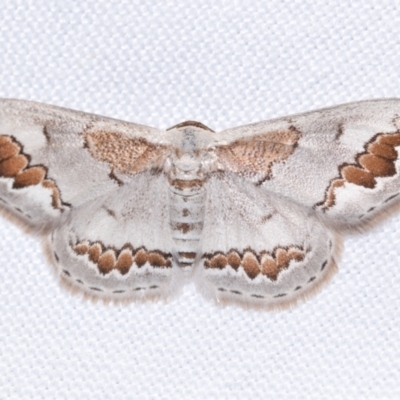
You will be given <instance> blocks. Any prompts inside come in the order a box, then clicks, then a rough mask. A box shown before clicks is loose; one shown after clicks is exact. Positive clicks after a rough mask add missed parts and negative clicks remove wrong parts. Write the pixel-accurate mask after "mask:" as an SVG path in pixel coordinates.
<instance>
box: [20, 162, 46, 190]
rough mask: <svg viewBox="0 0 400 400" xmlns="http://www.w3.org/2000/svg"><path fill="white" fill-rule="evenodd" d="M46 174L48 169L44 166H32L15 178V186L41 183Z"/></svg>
mask: <svg viewBox="0 0 400 400" xmlns="http://www.w3.org/2000/svg"><path fill="white" fill-rule="evenodd" d="M45 176H46V170H45V169H44V168H43V167H31V168H29V169H27V170H25V171H23V172H21V173H20V174H18V175H16V176H15V178H14V185H13V186H14V188H22V187H25V186H32V185H39V183H41V182H42V181H43V179H44V177H45Z"/></svg>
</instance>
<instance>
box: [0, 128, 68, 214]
mask: <svg viewBox="0 0 400 400" xmlns="http://www.w3.org/2000/svg"><path fill="white" fill-rule="evenodd" d="M46 176H47V168H46V167H45V166H43V165H33V166H31V165H30V156H29V155H28V154H25V153H23V150H22V145H21V144H20V143H19V142H18V141H17V140H16V139H15V138H13V137H12V136H7V135H3V136H0V177H4V178H12V179H13V180H14V182H13V188H14V189H21V188H25V187H28V186H33V185H42V186H43V187H44V188H46V189H49V190H50V191H51V192H52V206H53V207H54V208H61V207H62V202H61V196H60V191H59V189H58V187H57V185H56V184H55V182H54V181H53V180H51V179H46Z"/></svg>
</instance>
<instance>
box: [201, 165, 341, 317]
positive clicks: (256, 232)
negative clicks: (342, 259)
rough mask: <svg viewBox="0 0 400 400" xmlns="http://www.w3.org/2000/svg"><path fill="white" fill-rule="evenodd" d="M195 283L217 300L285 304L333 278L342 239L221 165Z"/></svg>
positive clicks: (210, 193)
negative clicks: (224, 169) (225, 170)
mask: <svg viewBox="0 0 400 400" xmlns="http://www.w3.org/2000/svg"><path fill="white" fill-rule="evenodd" d="M206 185H207V186H206V189H207V201H206V204H205V217H204V229H203V238H202V243H201V252H200V253H201V257H200V259H199V262H198V264H197V266H196V269H195V283H196V286H197V288H198V290H199V292H200V293H201V294H203V295H204V296H205V297H206V298H209V299H213V300H215V301H216V302H217V303H221V304H229V303H236V304H238V305H241V306H244V307H251V308H261V309H263V308H264V309H274V308H278V309H282V308H285V307H287V306H292V305H295V304H297V302H298V301H299V300H304V299H306V298H307V297H308V296H310V295H311V294H313V293H315V292H316V291H317V290H318V289H319V288H320V287H321V286H322V285H323V284H324V283H326V282H328V281H329V280H330V278H331V277H332V276H333V274H334V273H335V271H336V269H337V267H336V262H335V256H336V255H337V253H338V250H339V248H340V243H339V242H338V240H337V238H336V237H335V235H334V234H333V232H331V231H330V230H328V229H326V228H325V226H324V225H323V223H321V222H320V220H319V219H318V218H317V217H316V214H315V212H313V210H312V209H310V210H308V209H306V208H304V207H301V206H299V205H297V204H296V203H295V202H292V201H290V200H286V199H285V198H284V197H281V196H279V195H274V194H273V193H272V194H270V193H267V192H265V191H264V190H263V189H261V188H259V187H257V186H256V185H254V184H253V183H251V182H249V181H248V180H246V178H243V177H239V176H237V175H236V174H232V173H229V172H227V173H218V174H215V175H213V176H211V177H210V179H209V180H208V181H207V184H206Z"/></svg>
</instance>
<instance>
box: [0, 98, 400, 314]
mask: <svg viewBox="0 0 400 400" xmlns="http://www.w3.org/2000/svg"><path fill="white" fill-rule="evenodd" d="M399 147H400V100H398V99H382V100H370V101H363V102H357V103H350V104H345V105H341V106H336V107H332V108H327V109H323V110H319V111H313V112H309V113H305V114H300V115H295V116H290V117H284V118H279V119H276V120H271V121H266V122H260V123H256V124H251V125H247V126H242V127H238V128H232V129H228V130H225V131H222V132H219V133H215V132H213V131H212V130H210V129H209V128H207V127H206V126H204V125H202V124H201V123H198V122H193V121H187V122H185V123H181V124H179V125H176V126H174V127H172V128H170V129H168V130H167V131H161V130H158V129H154V128H150V127H146V126H142V125H138V124H133V123H128V122H123V121H118V120H113V119H110V118H105V117H100V116H97V115H92V114H86V113H82V112H77V111H72V110H67V109H63V108H59V107H55V106H50V105H44V104H40V103H34V102H29V101H23V100H0V206H1V208H2V210H3V211H4V214H5V215H6V216H8V217H10V218H11V219H12V220H15V221H17V222H20V223H22V224H23V225H24V226H26V227H28V228H30V229H31V230H33V231H34V232H36V233H38V234H41V235H44V236H45V237H47V245H46V249H47V253H48V255H49V258H50V260H51V262H52V263H53V265H54V266H55V269H56V271H57V274H58V276H59V278H60V281H61V282H62V283H63V284H64V285H65V286H67V287H68V288H70V289H72V290H73V291H75V292H78V293H82V294H84V295H85V296H86V297H89V298H92V299H102V300H104V301H114V302H121V301H145V300H153V299H154V300H156V299H169V298H172V297H174V296H176V295H177V294H179V292H180V289H181V287H182V286H183V285H184V284H185V283H187V282H190V281H194V282H195V284H196V286H197V288H198V289H199V291H200V293H202V294H203V295H204V296H205V297H207V298H211V299H214V300H215V301H216V302H217V303H219V304H231V303H235V304H238V305H241V306H245V307H246V306H247V307H253V308H259V309H274V308H278V309H279V308H283V307H286V306H291V305H295V304H296V303H297V302H298V301H299V300H302V299H305V298H307V297H308V296H309V295H310V294H313V293H314V292H316V291H317V290H318V289H319V288H320V287H321V286H322V285H323V284H324V283H325V282H327V281H329V279H330V278H331V277H332V276H333V274H334V272H335V271H336V269H337V267H336V261H337V260H336V259H337V257H338V253H339V249H340V234H341V233H342V232H345V231H348V230H351V229H359V228H360V227H364V226H366V224H367V223H368V222H371V221H373V220H374V217H376V216H378V215H381V214H382V211H384V210H387V209H389V208H390V207H391V206H392V205H394V204H397V203H398V199H399V198H400V196H399V194H400V182H399V180H400V178H399V157H398V151H399Z"/></svg>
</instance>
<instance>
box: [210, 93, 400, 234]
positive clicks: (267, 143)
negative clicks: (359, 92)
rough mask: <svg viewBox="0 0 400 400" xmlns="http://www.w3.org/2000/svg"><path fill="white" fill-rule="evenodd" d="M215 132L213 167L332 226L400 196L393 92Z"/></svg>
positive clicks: (399, 127)
mask: <svg viewBox="0 0 400 400" xmlns="http://www.w3.org/2000/svg"><path fill="white" fill-rule="evenodd" d="M218 138H219V142H218V145H217V146H216V147H215V152H216V154H217V158H218V161H219V167H220V169H222V170H224V171H231V172H232V173H234V174H237V175H239V176H242V177H244V178H246V179H247V180H248V181H250V182H253V183H254V184H255V185H256V186H257V187H259V188H260V189H262V191H265V193H274V194H277V195H280V196H282V198H284V199H286V200H287V201H289V202H294V203H297V204H300V205H302V206H305V207H308V208H310V209H311V208H313V209H315V210H316V211H317V212H318V214H319V215H321V216H323V217H324V218H325V220H326V222H327V223H328V224H332V225H335V226H336V227H339V228H340V227H346V228H350V227H357V225H359V224H361V223H362V222H364V221H368V220H370V219H371V217H373V216H374V215H376V214H378V213H379V212H381V211H382V210H383V209H385V208H386V207H388V206H390V205H391V204H393V203H394V202H397V200H398V199H399V198H400V196H399V194H400V176H399V168H400V162H399V146H400V100H399V99H382V100H371V101H362V102H357V103H350V104H344V105H341V106H336V107H332V108H327V109H322V110H318V111H312V112H308V113H305V114H299V115H294V116H291V117H285V118H280V119H276V120H271V121H266V122H260V123H256V124H252V125H247V126H242V127H238V128H233V129H228V130H225V131H223V132H221V133H219V134H218ZM262 191H260V193H261V192H262Z"/></svg>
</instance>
